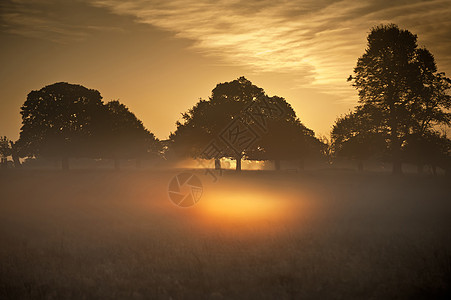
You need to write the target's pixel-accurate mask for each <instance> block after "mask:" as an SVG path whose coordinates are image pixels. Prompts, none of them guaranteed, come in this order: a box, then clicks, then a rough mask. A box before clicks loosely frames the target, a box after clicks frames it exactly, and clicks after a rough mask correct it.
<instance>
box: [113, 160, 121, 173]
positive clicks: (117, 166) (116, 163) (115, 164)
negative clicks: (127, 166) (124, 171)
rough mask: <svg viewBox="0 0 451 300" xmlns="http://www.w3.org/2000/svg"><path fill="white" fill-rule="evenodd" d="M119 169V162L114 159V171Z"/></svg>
mask: <svg viewBox="0 0 451 300" xmlns="http://www.w3.org/2000/svg"><path fill="white" fill-rule="evenodd" d="M120 168H121V161H120V159H119V158H115V159H114V169H115V170H119V169H120Z"/></svg>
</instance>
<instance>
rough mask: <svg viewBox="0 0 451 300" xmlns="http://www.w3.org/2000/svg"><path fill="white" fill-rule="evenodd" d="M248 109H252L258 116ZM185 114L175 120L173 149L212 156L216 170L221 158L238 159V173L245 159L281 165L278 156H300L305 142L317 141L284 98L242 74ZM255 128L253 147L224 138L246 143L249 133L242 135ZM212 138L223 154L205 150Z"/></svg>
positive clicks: (171, 137) (191, 154) (171, 138)
mask: <svg viewBox="0 0 451 300" xmlns="http://www.w3.org/2000/svg"><path fill="white" fill-rule="evenodd" d="M271 105H272V106H274V105H276V106H277V107H278V108H279V110H280V113H279V114H272V113H271V107H272V106H271ZM244 112H252V114H251V115H252V116H254V117H255V116H256V118H257V119H258V120H256V119H255V118H252V117H250V115H249V114H247V113H244ZM258 116H260V117H262V116H263V118H264V119H262V118H259V117H258ZM182 117H183V121H182V122H177V130H176V131H175V132H174V133H172V134H171V136H170V140H171V142H172V144H171V145H172V146H171V148H172V149H173V151H174V152H178V153H185V154H187V155H190V156H193V157H202V158H210V159H211V158H214V159H215V161H216V163H215V166H216V168H218V167H220V166H219V159H220V158H221V157H230V158H233V159H235V160H236V169H237V171H239V170H241V160H242V159H243V158H248V159H265V160H267V159H273V160H276V168H277V167H278V166H280V163H279V162H280V159H291V158H293V157H297V156H299V153H301V152H302V151H305V149H306V145H307V141H310V140H315V138H314V137H313V132H312V131H311V130H309V129H307V128H306V127H305V126H304V125H302V123H301V122H300V121H299V120H298V119H297V118H296V114H295V113H294V111H293V109H292V108H291V106H290V105H289V104H288V103H287V102H286V101H285V99H283V98H280V97H276V96H274V97H269V96H267V95H266V94H265V92H264V90H263V89H262V88H259V87H257V86H255V85H253V84H252V83H251V82H250V81H249V80H247V79H246V78H244V77H240V78H238V79H237V80H234V81H231V82H225V83H221V84H218V85H217V86H216V87H215V88H214V89H213V91H212V95H211V97H210V98H209V99H208V100H200V101H199V102H198V103H197V104H196V105H195V106H194V107H193V108H191V109H190V110H188V112H187V113H184V114H183V115H182ZM259 121H262V123H264V124H262V123H259ZM258 125H260V127H259V126H258ZM240 126H241V127H240ZM251 126H252V127H253V128H254V129H255V132H254V133H255V137H256V139H255V143H253V144H252V145H249V147H237V146H236V145H232V144H233V143H227V141H226V139H225V138H224V133H225V132H226V131H227V134H228V135H234V137H233V139H234V140H235V141H237V140H238V141H246V139H248V138H249V136H238V135H239V133H240V132H241V133H242V132H244V131H245V130H246V127H247V128H249V127H251ZM250 131H252V130H250ZM250 131H249V130H248V131H247V132H248V133H250ZM227 134H226V135H227ZM252 134H253V133H252ZM211 142H212V143H214V144H215V145H216V147H217V148H219V149H220V153H219V155H215V154H218V153H214V151H213V152H212V153H213V154H211V155H210V156H209V155H208V153H210V152H209V151H204V150H205V148H206V147H207V146H208V145H209V144H210V143H211ZM301 148H302V149H301ZM206 153H207V154H206Z"/></svg>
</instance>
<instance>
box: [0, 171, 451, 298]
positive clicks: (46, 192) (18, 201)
mask: <svg viewBox="0 0 451 300" xmlns="http://www.w3.org/2000/svg"><path fill="white" fill-rule="evenodd" d="M180 171H181V170H160V171H151V170H140V171H132V170H123V171H119V172H114V171H108V170H97V171H94V170H93V171H87V170H72V171H69V172H62V171H56V170H45V171H44V170H40V171H39V170H21V171H20V170H19V171H15V170H3V171H2V172H0V199H1V200H0V298H1V299H113V298H114V299H149V298H151V299H205V298H207V299H209V298H212V299H230V298H234V299H235V298H244V299H253V298H257V299H413V298H420V299H421V298H424V299H447V298H449V297H451V184H450V182H449V181H447V179H445V178H444V177H436V178H434V177H417V176H413V175H408V176H404V177H402V178H396V177H392V176H390V175H388V174H380V173H364V174H358V173H355V172H347V171H331V170H329V171H305V172H303V173H290V172H280V173H277V174H276V173H274V172H271V171H243V172H242V173H241V174H235V173H234V172H232V171H227V172H226V173H225V174H224V175H223V176H222V177H220V178H219V180H218V181H217V182H216V183H213V182H212V180H211V178H210V177H208V176H205V175H204V174H203V173H199V174H198V176H199V178H200V179H201V180H202V182H203V185H204V191H203V195H202V198H201V200H200V201H199V202H198V203H197V204H196V205H195V206H193V207H191V208H179V207H177V206H175V205H174V204H173V203H171V202H170V201H169V199H168V196H167V185H168V182H169V180H170V179H171V178H172V176H174V175H176V174H177V173H178V172H180Z"/></svg>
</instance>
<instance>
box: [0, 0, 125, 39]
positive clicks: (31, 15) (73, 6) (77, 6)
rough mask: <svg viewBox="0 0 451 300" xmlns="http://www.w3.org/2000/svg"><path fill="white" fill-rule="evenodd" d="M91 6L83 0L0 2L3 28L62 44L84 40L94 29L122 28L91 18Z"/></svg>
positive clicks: (13, 0)
mask: <svg viewBox="0 0 451 300" xmlns="http://www.w3.org/2000/svg"><path fill="white" fill-rule="evenodd" d="M90 9H91V10H92V8H91V6H88V5H87V3H85V2H81V1H72V2H71V1H60V0H4V1H2V2H0V26H1V27H0V28H1V31H2V32H6V33H10V34H16V35H21V36H24V37H28V38H37V39H43V40H50V41H53V42H56V43H63V44H66V43H70V42H77V41H82V40H84V39H85V38H86V37H87V36H89V35H90V34H91V33H93V32H98V31H111V30H116V31H120V30H121V29H120V28H118V27H114V26H105V25H103V24H101V20H98V19H96V18H90V17H93V12H92V11H90Z"/></svg>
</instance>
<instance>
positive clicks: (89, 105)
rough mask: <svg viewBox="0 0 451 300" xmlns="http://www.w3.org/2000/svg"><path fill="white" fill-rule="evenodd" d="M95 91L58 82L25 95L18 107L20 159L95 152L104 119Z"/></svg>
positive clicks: (65, 158)
mask: <svg viewBox="0 0 451 300" xmlns="http://www.w3.org/2000/svg"><path fill="white" fill-rule="evenodd" d="M104 111H105V110H104V108H103V102H102V97H101V96H100V93H99V92H98V91H97V90H93V89H87V88H85V87H83V86H81V85H75V84H69V83H66V82H59V83H55V84H52V85H48V86H46V87H44V88H42V89H40V90H38V91H32V92H30V93H29V94H28V97H27V100H26V101H25V103H24V104H23V105H22V107H21V112H20V113H21V115H22V124H23V125H22V128H21V132H20V139H19V142H18V143H19V147H20V149H21V154H22V155H23V156H48V157H60V158H61V159H62V167H63V169H68V167H69V162H68V160H69V158H70V157H81V156H92V155H95V153H96V152H98V150H99V149H97V147H98V146H100V145H99V144H98V140H97V137H98V134H99V131H101V130H102V129H101V128H102V122H103V120H104V118H105V113H104Z"/></svg>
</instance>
